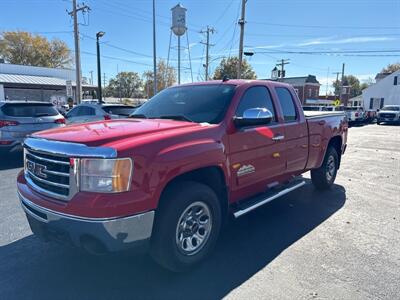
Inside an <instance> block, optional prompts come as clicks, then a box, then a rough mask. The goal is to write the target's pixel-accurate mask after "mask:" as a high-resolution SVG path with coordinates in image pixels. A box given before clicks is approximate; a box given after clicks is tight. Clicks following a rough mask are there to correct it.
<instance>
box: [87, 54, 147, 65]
mask: <svg viewBox="0 0 400 300" xmlns="http://www.w3.org/2000/svg"><path fill="white" fill-rule="evenodd" d="M82 53H83V54H86V55H91V56H97V55H96V53H92V52H88V51H82ZM101 57H103V58H107V59H112V60H118V61H123V62H128V63H132V64H137V65H143V66H149V67H152V66H153V65H152V64H146V63H142V62H138V61H133V60H130V59H126V58H120V57H114V56H108V55H101Z"/></svg>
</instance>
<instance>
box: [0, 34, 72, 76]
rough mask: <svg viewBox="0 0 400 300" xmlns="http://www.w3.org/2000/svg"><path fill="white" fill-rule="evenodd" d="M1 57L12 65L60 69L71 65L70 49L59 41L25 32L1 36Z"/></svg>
mask: <svg viewBox="0 0 400 300" xmlns="http://www.w3.org/2000/svg"><path fill="white" fill-rule="evenodd" d="M0 57H1V58H3V59H4V60H5V61H6V62H8V63H11V64H19V65H28V66H38V67H50V68H60V67H66V66H69V65H70V63H71V55H70V49H69V48H68V46H67V44H66V43H65V42H63V41H61V40H59V39H53V40H51V41H49V40H48V39H46V38H45V37H42V36H39V35H33V34H31V33H29V32H24V31H6V32H3V33H2V34H1V35H0Z"/></svg>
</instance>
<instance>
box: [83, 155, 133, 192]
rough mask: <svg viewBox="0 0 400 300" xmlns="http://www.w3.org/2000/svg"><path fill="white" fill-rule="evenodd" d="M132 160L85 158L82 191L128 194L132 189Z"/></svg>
mask: <svg viewBox="0 0 400 300" xmlns="http://www.w3.org/2000/svg"><path fill="white" fill-rule="evenodd" d="M131 174H132V160H131V159H130V158H118V159H101V158H84V159H82V160H81V168H80V190H81V191H87V192H99V193H118V192H126V191H128V190H129V188H130V181H131Z"/></svg>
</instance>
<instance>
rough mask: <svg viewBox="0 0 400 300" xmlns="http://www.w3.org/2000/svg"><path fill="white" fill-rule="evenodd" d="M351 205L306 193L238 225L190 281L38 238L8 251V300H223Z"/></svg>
mask: <svg viewBox="0 0 400 300" xmlns="http://www.w3.org/2000/svg"><path fill="white" fill-rule="evenodd" d="M345 201H346V191H345V189H344V188H343V187H342V186H339V185H335V186H334V187H333V188H332V190H331V191H328V192H324V193H320V192H317V191H315V190H314V188H313V187H312V186H311V185H306V186H304V187H303V188H301V189H299V190H298V191H296V192H294V193H292V194H290V195H287V196H285V197H282V198H281V199H277V200H275V201H273V202H271V203H269V204H267V205H265V206H264V207H262V208H260V209H258V210H256V211H254V212H252V213H249V214H248V215H246V216H243V217H241V218H240V219H237V220H232V221H231V222H230V224H229V225H228V226H227V227H226V229H225V230H224V232H223V233H222V234H221V237H220V240H219V243H218V245H217V248H216V250H215V252H214V254H213V255H212V256H211V257H210V258H209V259H208V260H207V261H206V262H205V263H203V264H202V265H200V266H199V267H197V268H195V269H194V270H192V271H191V272H188V273H184V274H175V273H170V272H168V271H166V270H164V269H162V268H160V267H159V266H158V265H156V264H155V263H154V262H153V261H152V260H151V259H150V258H149V257H148V256H146V255H142V256H129V255H126V254H124V255H118V256H117V255H112V256H106V257H93V256H89V255H86V254H82V253H81V252H80V251H77V250H72V249H70V248H64V247H62V246H59V245H57V244H52V243H47V244H46V243H42V242H41V241H39V240H38V239H37V238H35V237H34V236H32V235H30V236H27V237H25V238H22V239H20V240H17V241H15V242H12V243H10V244H8V245H5V246H3V247H0V274H1V276H0V295H2V298H3V299H11V298H38V299H52V298H68V299H110V298H116V299H125V298H134V299H148V298H157V299H182V298H191V299H220V298H222V297H223V296H225V295H227V294H228V293H229V292H230V291H232V290H233V289H235V288H237V287H239V286H240V285H241V284H243V283H244V282H245V281H247V280H248V279H249V278H251V277H252V276H253V275H254V274H256V273H257V272H258V271H260V270H261V269H263V268H265V267H266V266H267V265H268V264H269V263H270V262H271V261H273V260H274V259H275V258H276V257H277V256H278V255H279V254H280V253H281V252H282V251H284V250H285V249H286V248H288V247H289V246H290V245H292V244H293V243H295V242H296V241H298V240H299V239H301V238H302V237H303V236H305V235H307V234H308V233H309V232H310V231H312V230H313V229H315V228H316V227H318V225H320V224H321V223H322V222H324V221H325V220H327V219H328V218H329V217H330V216H332V215H333V214H334V213H335V212H336V211H338V210H339V209H340V208H341V207H343V205H344V203H345Z"/></svg>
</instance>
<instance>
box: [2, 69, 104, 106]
mask: <svg viewBox="0 0 400 300" xmlns="http://www.w3.org/2000/svg"><path fill="white" fill-rule="evenodd" d="M67 81H71V83H72V90H73V98H75V97H74V95H75V70H73V69H55V68H44V67H34V66H24V65H14V64H5V63H0V101H5V100H32V101H49V102H50V101H51V102H54V103H57V104H59V103H61V104H63V103H65V102H66V100H67V99H66V98H67V94H66V83H67ZM96 88H97V87H96V86H93V85H88V84H83V85H82V89H83V92H84V93H90V92H93V91H94V90H96Z"/></svg>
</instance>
